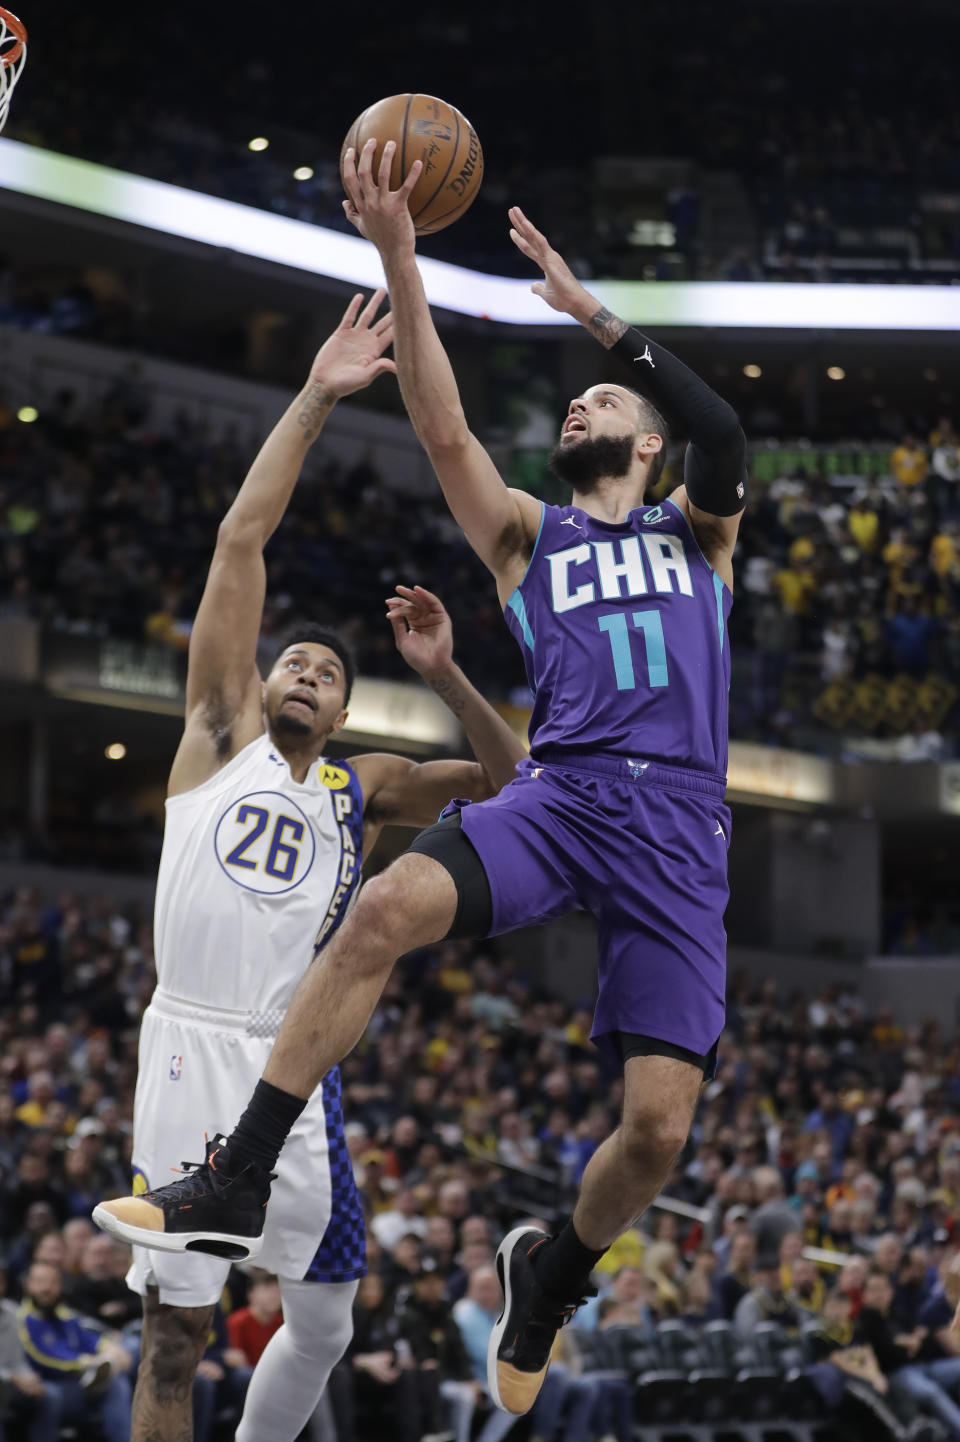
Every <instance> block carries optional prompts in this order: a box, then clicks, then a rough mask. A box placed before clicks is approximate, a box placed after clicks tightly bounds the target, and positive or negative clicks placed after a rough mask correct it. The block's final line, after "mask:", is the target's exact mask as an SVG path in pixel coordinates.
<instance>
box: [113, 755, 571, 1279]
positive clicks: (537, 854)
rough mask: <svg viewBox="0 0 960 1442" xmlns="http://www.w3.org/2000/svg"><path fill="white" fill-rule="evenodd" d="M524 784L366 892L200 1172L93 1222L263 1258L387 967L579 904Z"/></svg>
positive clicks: (147, 1237) (558, 835)
mask: <svg viewBox="0 0 960 1442" xmlns="http://www.w3.org/2000/svg"><path fill="white" fill-rule="evenodd" d="M525 784H529V785H530V786H533V785H535V784H536V783H534V781H533V780H532V779H531V780H530V781H529V782H528V783H524V782H521V783H519V784H518V783H516V782H515V783H513V784H512V785H511V786H507V787H505V788H504V790H503V791H501V792H500V793H499V795H497V796H495V797H493V798H492V800H490V801H488V802H481V803H478V804H477V805H475V806H470V807H469V808H468V812H469V813H470V818H471V827H470V832H469V837H468V835H467V828H466V825H464V826H463V827H462V828H461V826H460V824H459V822H458V819H457V817H456V816H451V817H448V818H446V821H445V822H444V823H438V824H437V825H436V826H433V827H429V828H428V829H427V831H426V832H423V833H421V835H420V836H419V837H418V838H417V839H416V841H415V842H414V844H413V846H412V847H411V849H410V851H409V852H407V853H406V854H405V855H404V856H402V857H400V859H399V860H398V861H395V862H394V863H393V865H392V866H391V867H389V868H388V869H387V870H386V871H385V872H383V873H382V875H381V876H378V877H375V878H374V879H373V880H372V881H371V882H369V883H368V884H367V885H366V886H365V887H364V888H363V890H362V891H361V892H360V895H359V897H358V898H357V903H356V905H355V906H354V908H353V911H352V912H351V914H350V915H349V916H348V917H347V918H346V920H345V921H344V923H343V926H342V927H341V928H340V930H339V931H338V932H337V933H336V934H335V936H334V937H333V938H332V939H331V941H330V942H329V944H328V945H327V946H326V947H325V948H324V950H323V953H322V955H321V956H320V958H319V959H318V960H317V961H316V962H314V964H313V966H312V967H311V968H310V969H309V971H308V972H307V974H306V976H305V977H304V979H303V981H302V982H301V984H300V986H299V987H298V989H297V992H296V994H295V996H294V999H293V1001H292V1003H291V1005H290V1009H289V1011H288V1012H287V1015H286V1017H285V1019H284V1022H283V1026H282V1027H281V1030H280V1035H279V1037H278V1039H277V1043H276V1045H275V1047H274V1050H273V1052H272V1054H271V1057H270V1060H269V1062H268V1064H267V1067H266V1068H265V1071H264V1076H263V1079H262V1080H261V1081H260V1082H259V1083H258V1084H257V1086H256V1088H255V1090H254V1094H253V1097H252V1098H251V1101H250V1103H249V1105H248V1106H247V1108H246V1111H245V1112H244V1113H243V1115H242V1116H241V1118H240V1121H239V1122H238V1124H237V1126H236V1128H235V1129H234V1131H233V1132H232V1133H231V1135H230V1136H229V1137H219V1136H218V1137H215V1138H214V1140H213V1142H211V1143H210V1144H209V1147H208V1154H207V1159H206V1163H205V1164H204V1166H203V1167H202V1168H200V1169H198V1170H196V1171H195V1172H191V1174H190V1176H189V1177H188V1178H185V1179H184V1180H183V1181H180V1182H174V1183H171V1184H169V1185H168V1186H166V1187H161V1188H157V1189H154V1190H152V1191H151V1192H150V1193H149V1194H145V1195H144V1196H142V1197H140V1198H133V1197H125V1198H121V1199H120V1201H118V1202H107V1203H102V1204H101V1205H100V1206H99V1207H98V1208H97V1209H96V1210H95V1213H94V1220H96V1221H97V1222H98V1223H99V1225H100V1226H102V1227H104V1228H105V1229H106V1230H107V1231H111V1232H114V1233H115V1234H116V1235H120V1236H122V1237H123V1239H124V1240H125V1241H128V1242H131V1243H134V1244H136V1245H140V1246H145V1247H154V1248H157V1249H159V1250H163V1251H177V1252H182V1251H184V1250H188V1249H191V1250H195V1251H211V1252H214V1253H215V1254H217V1255H221V1256H222V1255H228V1254H229V1255H231V1256H233V1257H234V1258H243V1257H254V1256H257V1255H258V1254H259V1252H260V1250H261V1248H262V1245H263V1243H262V1240H261V1233H262V1229H263V1220H264V1208H265V1207H266V1204H267V1201H268V1199H269V1196H270V1182H271V1180H272V1178H271V1175H270V1172H271V1168H272V1167H273V1166H274V1165H275V1164H276V1162H277V1158H278V1157H279V1155H280V1151H281V1148H282V1147H283V1144H284V1142H285V1141H286V1138H287V1137H288V1135H289V1133H290V1131H291V1129H292V1128H293V1127H294V1126H295V1125H296V1123H297V1121H298V1119H299V1117H300V1116H301V1114H302V1113H303V1110H304V1108H305V1106H306V1104H307V1099H308V1098H309V1096H310V1094H311V1093H312V1092H313V1091H314V1090H315V1088H316V1087H317V1085H318V1084H319V1083H320V1082H321V1080H322V1078H323V1077H324V1075H325V1074H326V1073H327V1072H328V1071H329V1070H330V1069H331V1067H333V1066H334V1065H336V1063H337V1062H338V1061H340V1060H341V1059H342V1058H343V1057H344V1056H345V1055H346V1054H347V1052H349V1051H350V1050H351V1048H352V1047H354V1046H355V1045H356V1043H357V1042H358V1041H359V1039H360V1037H361V1036H362V1034H363V1031H364V1028H365V1027H366V1025H367V1022H368V1021H369V1019H370V1017H371V1015H372V1013H373V1010H374V1007H375V1006H376V1004H377V1001H378V1000H379V998H380V994H381V992H382V991H383V987H384V985H385V983H386V981H387V978H388V977H389V975H390V972H391V971H392V969H393V966H394V963H395V961H396V958H397V957H398V956H401V955H403V953H404V952H407V951H410V950H412V949H413V948H415V947H418V946H424V945H427V944H429V943H430V942H431V941H438V940H440V939H441V938H443V937H447V936H450V937H457V938H475V937H480V936H486V935H490V934H494V933H496V932H499V931H509V930H513V929H514V928H515V927H518V926H523V925H525V924H531V923H533V922H536V921H541V920H545V919H546V918H548V917H550V916H560V915H563V914H564V913H565V912H566V911H569V910H571V908H572V907H573V906H575V905H577V904H578V894H577V892H576V889H575V886H574V883H573V882H572V881H571V875H570V873H571V867H570V865H569V850H570V842H569V840H568V838H567V837H566V836H565V835H564V834H563V830H562V825H561V824H559V823H562V821H563V814H562V811H563V808H562V804H559V803H555V804H557V805H560V816H559V820H558V825H557V826H556V828H555V830H554V831H553V832H551V831H550V830H549V829H548V823H550V822H552V821H553V820H555V819H557V818H553V817H552V816H551V815H550V814H548V813H549V812H550V809H551V808H550V800H549V796H548V788H547V787H545V786H537V789H536V792H535V793H530V792H527V791H524V790H523V789H522V788H523V786H524V785H525ZM527 796H531V797H532V799H531V801H530V803H529V804H527V801H526V797H527ZM488 808H489V809H488ZM474 813H477V814H478V816H477V818H476V819H475V818H474ZM481 817H482V818H483V819H482V820H481V819H480V818H481ZM447 823H449V824H447ZM479 833H483V839H482V841H480V842H478V834H479ZM497 868H498V870H497ZM494 875H496V876H497V878H498V879H497V881H493V880H491V877H492V876H494ZM491 917H492V918H493V922H492V925H491ZM184 1200H188V1201H189V1205H190V1210H189V1211H186V1212H185V1211H184V1210H183V1208H182V1207H181V1203H182V1202H183V1201H184ZM121 1214H122V1218H123V1225H122V1230H121V1229H120V1228H119V1227H118V1217H119V1216H120V1215H121ZM227 1247H229V1249H230V1251H229V1253H227V1252H226V1251H225V1250H224V1249H225V1248H227Z"/></svg>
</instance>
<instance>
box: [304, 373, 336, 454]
mask: <svg viewBox="0 0 960 1442" xmlns="http://www.w3.org/2000/svg"><path fill="white" fill-rule="evenodd" d="M335 399H336V397H335V396H332V395H331V394H330V392H329V391H328V390H324V388H323V386H318V385H312V386H310V388H309V389H308V390H307V392H306V394H305V395H304V397H303V404H302V405H301V407H300V410H299V412H298V414H297V425H298V426H302V427H303V438H304V440H306V441H312V440H313V438H314V436H315V435H316V434H317V432H318V431H319V429H320V427H321V426H322V425H323V422H324V420H325V418H326V413H327V411H328V410H329V409H330V407H331V406H332V405H333V402H334V400H335Z"/></svg>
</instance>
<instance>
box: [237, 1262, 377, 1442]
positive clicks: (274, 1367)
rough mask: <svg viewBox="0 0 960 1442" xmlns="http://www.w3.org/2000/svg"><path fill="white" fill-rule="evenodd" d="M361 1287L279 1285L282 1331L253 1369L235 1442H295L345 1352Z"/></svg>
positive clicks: (303, 1284)
mask: <svg viewBox="0 0 960 1442" xmlns="http://www.w3.org/2000/svg"><path fill="white" fill-rule="evenodd" d="M357 1286H358V1284H357V1283H356V1282H294V1281H289V1280H288V1281H283V1280H282V1281H281V1283H280V1290H281V1293H282V1295H283V1326H282V1327H281V1328H280V1330H279V1331H278V1332H275V1333H274V1335H273V1336H272V1337H271V1338H270V1341H269V1342H268V1343H267V1346H266V1349H265V1351H264V1353H263V1356H262V1357H261V1358H260V1361H259V1362H258V1363H257V1365H256V1368H255V1369H254V1373H253V1377H252V1378H251V1381H250V1386H249V1388H248V1389H247V1398H246V1402H245V1404H244V1408H243V1417H242V1418H241V1419H240V1425H239V1427H238V1428H237V1442H263V1439H264V1438H267V1437H269V1438H270V1439H271V1442H296V1439H297V1437H299V1435H300V1433H301V1432H302V1431H303V1429H304V1427H305V1426H306V1425H307V1423H308V1422H309V1420H310V1418H311V1417H312V1416H313V1413H314V1411H315V1410H316V1407H317V1404H318V1402H319V1401H320V1396H321V1393H322V1392H323V1390H324V1388H325V1387H326V1385H327V1379H328V1378H329V1376H330V1373H331V1372H332V1371H333V1368H334V1367H335V1366H336V1364H337V1363H338V1362H339V1360H340V1358H341V1357H342V1356H343V1354H344V1352H345V1351H346V1350H347V1344H348V1343H349V1341H350V1337H351V1335H352V1333H353V1299H354V1297H355V1296H356V1294H357Z"/></svg>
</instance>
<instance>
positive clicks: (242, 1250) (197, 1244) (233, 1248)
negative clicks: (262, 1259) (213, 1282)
mask: <svg viewBox="0 0 960 1442" xmlns="http://www.w3.org/2000/svg"><path fill="white" fill-rule="evenodd" d="M92 1215H93V1220H94V1221H95V1222H96V1224H97V1226H98V1227H100V1228H101V1230H102V1231H104V1232H109V1233H110V1235H111V1236H112V1237H117V1238H119V1240H120V1241H121V1242H129V1243H130V1245H131V1246H133V1247H147V1248H148V1249H149V1250H150V1251H151V1252H206V1253H207V1254H208V1255H209V1256H214V1257H224V1258H225V1259H226V1260H228V1261H231V1262H245V1261H250V1260H251V1259H252V1258H253V1257H256V1256H257V1255H258V1254H259V1253H260V1252H261V1251H262V1250H263V1238H262V1237H238V1236H232V1235H231V1234H230V1233H225V1232H155V1231H153V1230H152V1229H151V1228H150V1227H135V1226H133V1225H132V1224H131V1223H130V1222H121V1221H120V1219H119V1217H115V1216H114V1215H113V1213H112V1212H108V1211H107V1210H106V1208H105V1207H103V1206H97V1207H94V1209H93V1213H92Z"/></svg>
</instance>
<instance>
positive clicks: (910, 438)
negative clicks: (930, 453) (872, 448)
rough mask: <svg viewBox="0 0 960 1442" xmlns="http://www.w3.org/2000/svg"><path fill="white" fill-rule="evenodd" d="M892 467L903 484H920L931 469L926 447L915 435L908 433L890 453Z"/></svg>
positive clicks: (897, 478)
mask: <svg viewBox="0 0 960 1442" xmlns="http://www.w3.org/2000/svg"><path fill="white" fill-rule="evenodd" d="M890 469H891V471H892V472H893V475H894V478H895V480H896V481H897V483H898V484H899V485H901V486H919V485H922V484H923V482H924V481H925V480H926V479H927V471H928V470H929V469H930V464H929V461H928V460H927V452H926V449H925V448H924V447H923V446H922V445H921V443H920V441H919V440H918V439H917V437H916V436H914V435H906V436H904V438H903V440H902V441H901V442H900V444H899V445H898V446H895V447H894V449H893V451H892V452H891V454H890Z"/></svg>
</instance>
